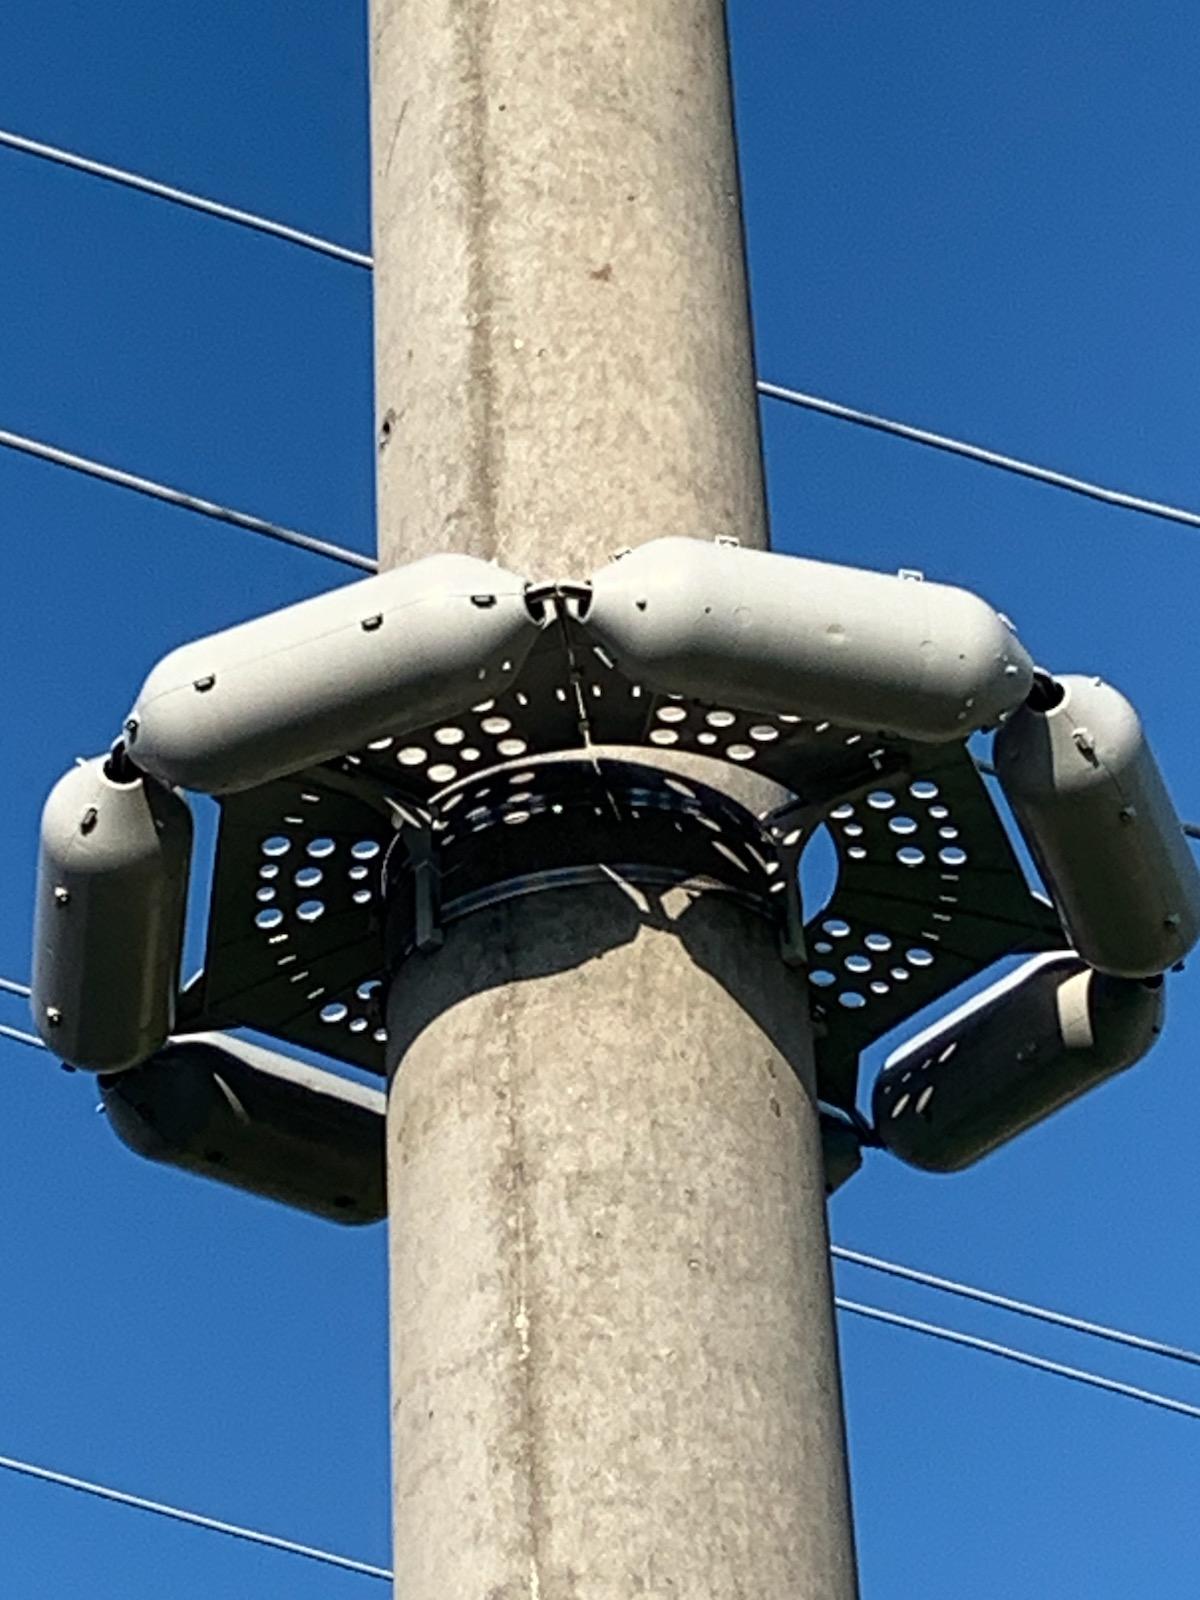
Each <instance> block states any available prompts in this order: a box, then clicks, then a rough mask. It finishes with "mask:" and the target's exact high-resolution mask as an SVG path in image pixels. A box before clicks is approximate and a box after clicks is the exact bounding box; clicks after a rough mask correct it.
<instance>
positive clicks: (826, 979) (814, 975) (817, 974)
mask: <svg viewBox="0 0 1200 1600" xmlns="http://www.w3.org/2000/svg"><path fill="white" fill-rule="evenodd" d="M808 981H809V983H811V984H814V985H815V986H816V987H817V988H818V989H828V988H829V986H830V984H832V983H836V982H837V979H836V978H835V977H834V975H833V973H832V972H827V971H826V970H825V968H824V967H817V968H816V969H815V970H814V971H812V972H810V973H809V975H808Z"/></svg>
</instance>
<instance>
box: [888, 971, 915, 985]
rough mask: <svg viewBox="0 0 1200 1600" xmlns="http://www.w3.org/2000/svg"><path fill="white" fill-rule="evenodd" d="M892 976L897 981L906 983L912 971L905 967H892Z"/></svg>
mask: <svg viewBox="0 0 1200 1600" xmlns="http://www.w3.org/2000/svg"><path fill="white" fill-rule="evenodd" d="M892 977H893V978H894V979H895V980H896V982H897V983H907V982H908V980H909V978H911V977H912V973H911V972H909V970H908V968H907V967H893V968H892Z"/></svg>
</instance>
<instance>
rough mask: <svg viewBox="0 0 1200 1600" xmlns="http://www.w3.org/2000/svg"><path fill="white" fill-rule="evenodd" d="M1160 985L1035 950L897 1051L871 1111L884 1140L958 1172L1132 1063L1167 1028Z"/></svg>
mask: <svg viewBox="0 0 1200 1600" xmlns="http://www.w3.org/2000/svg"><path fill="white" fill-rule="evenodd" d="M1163 1005H1164V1002H1163V987H1162V984H1161V982H1151V983H1145V982H1131V981H1129V980H1127V979H1123V978H1113V977H1110V976H1108V975H1107V974H1104V973H1100V972H1095V971H1093V970H1092V968H1090V967H1088V966H1087V965H1086V964H1085V963H1084V962H1082V961H1080V960H1079V958H1078V956H1076V955H1075V954H1074V952H1071V951H1067V952H1056V953H1053V954H1050V955H1042V956H1035V957H1034V958H1033V960H1032V961H1029V962H1027V963H1026V964H1025V965H1024V966H1022V967H1020V968H1018V970H1017V971H1016V972H1014V973H1012V974H1010V976H1009V977H1007V978H1004V979H1002V980H1001V981H1000V982H999V983H996V984H993V986H992V987H991V988H990V989H987V990H985V991H984V992H983V993H982V994H980V995H977V996H976V997H975V999H973V1000H971V1001H969V1002H968V1003H967V1004H966V1005H965V1006H961V1007H959V1009H958V1010H956V1011H954V1012H952V1013H951V1014H950V1015H949V1016H947V1017H945V1018H943V1019H942V1021H941V1022H939V1023H936V1024H935V1025H934V1026H933V1027H932V1028H929V1029H927V1030H925V1031H924V1032H923V1033H921V1034H919V1035H918V1036H917V1037H916V1038H915V1039H912V1040H911V1041H910V1042H909V1043H908V1044H906V1045H904V1046H903V1047H902V1048H901V1049H899V1050H897V1051H896V1052H894V1053H893V1054H892V1055H891V1056H889V1058H888V1060H887V1061H886V1062H885V1063H884V1066H883V1069H882V1071H881V1072H880V1074H879V1077H878V1079H877V1080H876V1083H875V1088H874V1091H873V1095H872V1114H873V1117H874V1121H875V1128H876V1132H877V1134H878V1136H879V1139H880V1142H881V1144H882V1145H883V1146H884V1148H885V1149H887V1150H889V1151H891V1153H892V1154H893V1155H895V1156H898V1157H899V1159H900V1160H902V1161H905V1162H907V1163H908V1164H909V1165H910V1166H914V1167H920V1168H922V1169H923V1170H924V1171H926V1172H959V1171H961V1170H962V1169H963V1168H964V1167H969V1166H972V1165H973V1164H974V1163H975V1162H976V1161H979V1160H980V1159H981V1158H982V1157H983V1156H985V1155H987V1154H988V1153H989V1152H990V1151H992V1150H995V1149H996V1148H997V1147H998V1146H1000V1145H1002V1144H1006V1143H1007V1142H1008V1141H1009V1140H1010V1139H1012V1138H1015V1137H1016V1135H1017V1134H1018V1133H1021V1132H1023V1131H1024V1130H1025V1129H1026V1128H1030V1127H1032V1126H1034V1124H1035V1123H1038V1122H1041V1121H1042V1120H1043V1119H1044V1118H1046V1117H1048V1116H1049V1115H1050V1114H1051V1113H1052V1112H1054V1111H1056V1110H1058V1109H1059V1107H1061V1106H1064V1105H1066V1104H1067V1103H1068V1102H1069V1101H1071V1100H1074V1099H1076V1098H1077V1097H1078V1096H1080V1095H1082V1094H1084V1093H1085V1092H1086V1091H1087V1090H1088V1089H1091V1088H1093V1087H1094V1086H1096V1085H1097V1084H1100V1083H1103V1082H1104V1081H1105V1080H1106V1079H1108V1078H1111V1077H1113V1076H1114V1075H1115V1074H1117V1073H1118V1072H1123V1071H1124V1070H1125V1069H1126V1068H1128V1067H1131V1066H1133V1065H1134V1064H1135V1063H1136V1062H1138V1061H1140V1060H1141V1059H1142V1057H1143V1056H1145V1055H1146V1053H1147V1052H1148V1051H1149V1049H1150V1048H1151V1046H1152V1045H1153V1043H1154V1041H1155V1039H1157V1037H1158V1035H1159V1033H1160V1032H1161V1031H1162V1025H1163Z"/></svg>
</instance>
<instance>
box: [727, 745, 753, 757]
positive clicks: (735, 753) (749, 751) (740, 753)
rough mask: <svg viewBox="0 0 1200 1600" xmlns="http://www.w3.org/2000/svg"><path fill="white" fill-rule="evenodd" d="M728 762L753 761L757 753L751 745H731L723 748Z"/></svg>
mask: <svg viewBox="0 0 1200 1600" xmlns="http://www.w3.org/2000/svg"><path fill="white" fill-rule="evenodd" d="M725 754H726V755H727V756H728V757H729V759H730V761H753V760H754V757H755V755H756V754H757V752H756V751H755V748H754V746H753V745H752V744H731V745H727V746H726V748H725Z"/></svg>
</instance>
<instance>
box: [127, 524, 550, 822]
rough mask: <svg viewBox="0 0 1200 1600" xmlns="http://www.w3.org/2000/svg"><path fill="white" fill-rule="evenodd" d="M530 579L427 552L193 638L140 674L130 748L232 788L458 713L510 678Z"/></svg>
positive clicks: (531, 625)
mask: <svg viewBox="0 0 1200 1600" xmlns="http://www.w3.org/2000/svg"><path fill="white" fill-rule="evenodd" d="M525 587H526V586H525V580H524V579H523V578H519V577H517V576H515V575H514V574H513V573H511V572H505V571H504V570H503V569H502V568H500V567H497V566H493V565H492V564H491V563H489V562H487V561H481V560H478V559H477V558H476V557H474V556H460V555H441V556H430V557H429V558H428V559H427V560H424V561H416V562H413V563H412V565H410V566H406V567H399V568H396V569H394V570H392V571H390V572H383V573H380V574H379V575H378V576H377V577H374V578H365V579H363V581H362V582H360V583H352V584H347V585H346V586H345V587H344V588H341V589H335V590H332V591H331V592H330V593H328V594H322V595H317V596H316V597H315V598H314V599H312V600H303V601H301V602H300V603H299V604H298V605H294V606H287V607H285V608H284V609H283V610H281V611H274V612H271V613H270V614H269V615H267V616H264V617H258V618H256V619H255V620H253V621H251V622H246V623H242V624H241V625H240V626H238V627H235V628H228V629H226V630H225V631H224V632H221V633H214V634H210V635H209V636H208V637H207V638H204V639H197V640H195V641H194V642H193V643H191V644H186V645H183V646H181V647H180V648H179V649H178V650H173V651H172V652H171V653H170V655H168V656H164V658H163V659H162V660H161V661H160V662H159V663H158V665H157V666H156V667H155V668H154V669H153V671H152V672H151V673H150V676H149V677H148V678H147V679H146V682H145V683H144V684H143V686H142V690H141V693H140V694H139V695H138V698H137V703H136V704H135V705H134V708H133V710H132V712H131V713H130V715H129V719H128V721H127V723H126V727H125V734H126V739H127V742H128V745H129V752H130V755H131V756H132V758H133V759H134V760H135V761H136V762H137V764H138V766H139V767H141V768H143V769H144V770H145V771H147V772H151V773H153V774H154V776H155V777H157V778H159V779H160V780H161V781H162V782H163V783H168V784H172V785H177V786H178V787H180V788H183V789H195V790H199V791H202V792H204V793H208V794H228V793H232V792H234V791H236V790H239V789H247V788H252V787H254V786H256V785H258V784H261V783H266V782H269V781H270V780H271V779H273V778H278V777H283V776H285V775H286V774H288V773H292V772H298V771H299V770H300V769H301V768H302V767H308V766H313V765H315V764H316V763H318V762H321V761H327V760H330V759H331V758H332V757H334V756H337V755H342V754H344V753H345V752H346V751H348V750H354V749H357V748H359V747H361V746H363V745H366V744H369V743H370V741H371V740H372V739H374V738H376V737H378V736H380V735H382V734H384V733H402V732H404V731H405V730H406V729H408V728H410V727H417V726H420V725H423V724H426V723H429V722H436V721H438V720H440V719H442V718H445V717H452V716H454V715H457V714H458V713H460V712H462V711H465V710H466V709H467V707H468V706H470V705H472V704H474V703H477V702H479V701H482V700H486V699H490V698H491V697H492V696H493V695H495V694H496V693H497V692H498V691H499V690H501V689H503V688H504V687H506V686H507V685H508V684H509V683H511V681H512V679H513V678H514V676H515V675H516V672H517V669H518V668H519V667H520V666H521V664H522V662H523V661H524V659H525V656H526V655H527V653H528V651H529V649H530V646H531V645H532V644H533V641H534V639H535V638H536V637H537V632H538V624H537V623H536V622H535V621H534V619H533V617H532V616H531V614H530V612H529V609H528V608H527V606H526V604H525V598H524V596H525Z"/></svg>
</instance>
